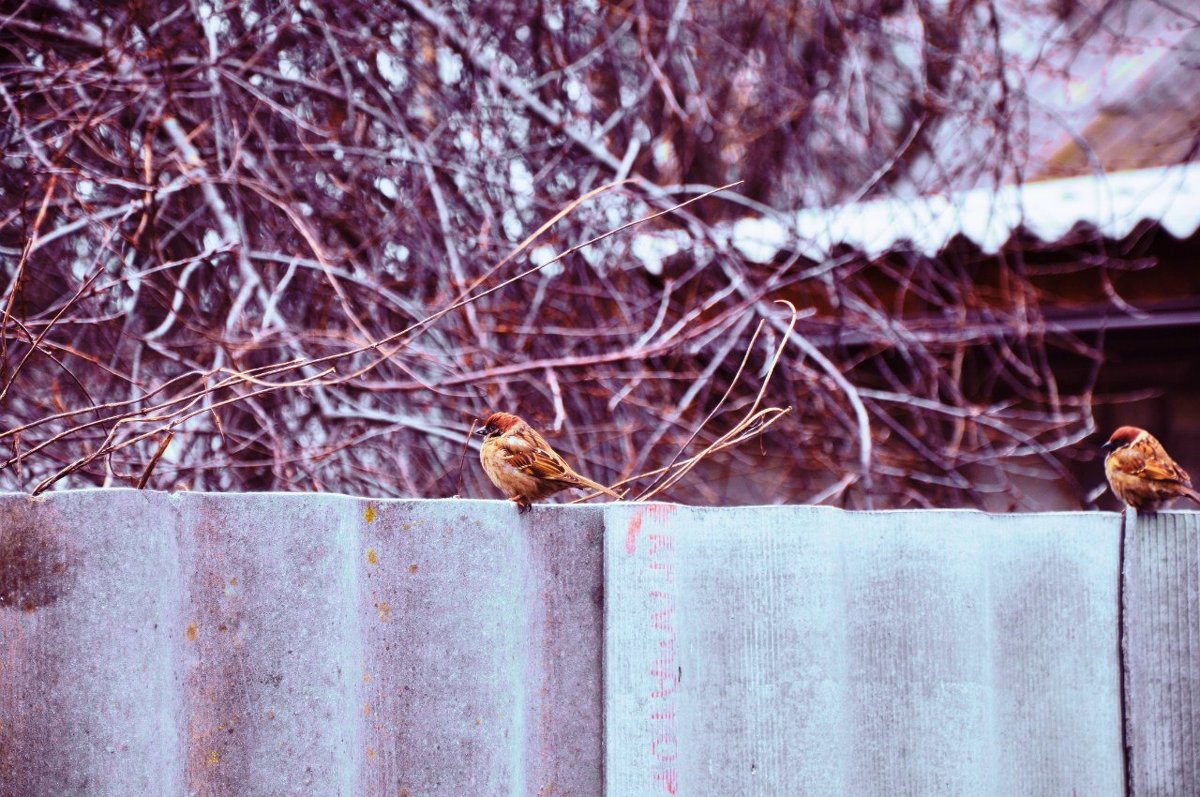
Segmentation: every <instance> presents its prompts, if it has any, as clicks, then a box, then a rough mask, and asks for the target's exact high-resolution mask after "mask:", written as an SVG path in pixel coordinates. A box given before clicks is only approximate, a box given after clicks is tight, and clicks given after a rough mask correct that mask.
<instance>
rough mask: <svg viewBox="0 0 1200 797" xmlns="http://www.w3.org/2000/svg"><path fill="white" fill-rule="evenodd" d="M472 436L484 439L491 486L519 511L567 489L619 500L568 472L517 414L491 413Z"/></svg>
mask: <svg viewBox="0 0 1200 797" xmlns="http://www.w3.org/2000/svg"><path fill="white" fill-rule="evenodd" d="M475 434H478V435H482V436H483V448H482V449H481V450H480V452H479V461H480V462H482V463H483V470H484V471H485V472H486V473H487V475H488V478H489V479H491V480H492V484H494V485H496V486H497V487H499V488H500V489H501V490H503V491H504V494H505V495H507V496H508V497H509V498H511V499H512V500H513V501H515V502H516V503H517V506H518V507H520V510H519V511H521V512H524V511H525V510H527V509H529V505H530V504H532V503H533V502H534V501H540V500H541V499H543V498H546V497H547V496H551V495H554V494H555V493H557V492H558V491H559V490H566V489H568V488H570V487H578V488H580V489H584V490H599V491H600V492H603V493H607V494H608V495H611V496H612V497H613V498H618V499H619V498H620V497H621V496H619V495H617V494H616V493H615V492H613V491H612V490H610V489H608V488H607V487H605V486H604V485H602V484H597V483H596V482H594V481H592V480H591V479H588V478H585V477H583V476H580V475H579V474H578V473H576V472H575V471H573V470H571V466H570V465H568V464H567V463H566V462H565V461H564V460H563V458H562V457H560V456H559V455H558V454H557V453H556V452H555V451H554V449H553V448H551V447H550V444H549V443H547V442H546V441H545V440H544V439H542V436H541V435H540V434H538V433H537V432H536V431H534V430H533V428H532V427H531V426H530V425H529V424H527V423H525V421H523V420H521V419H520V418H518V417H517V416H516V415H512V414H510V413H507V412H494V413H492V414H491V415H490V416H489V417H488V419H487V421H486V422H485V423H484V425H483V427H482V428H481V429H479V430H478V431H477V432H475Z"/></svg>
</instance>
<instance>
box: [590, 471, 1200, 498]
mask: <svg viewBox="0 0 1200 797" xmlns="http://www.w3.org/2000/svg"><path fill="white" fill-rule="evenodd" d="M575 477H576V478H577V479H579V486H580V487H587V488H588V489H589V490H599V491H600V492H602V493H604V494H605V495H611V496H612V497H613V498H615V499H617V500H618V501H620V500H621V495H620V493H618V492H616V491H615V490H611V489H609V488H608V487H605V486H604V485H603V484H599V483H597V482H594V481H592V480H591V479H589V478H588V477H587V476H580V475H579V474H578V473H576V474H575ZM1198 500H1200V499H1198Z"/></svg>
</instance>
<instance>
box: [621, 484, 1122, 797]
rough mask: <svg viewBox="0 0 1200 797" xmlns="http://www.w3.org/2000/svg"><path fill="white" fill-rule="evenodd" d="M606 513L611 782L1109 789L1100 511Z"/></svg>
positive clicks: (818, 790)
mask: <svg viewBox="0 0 1200 797" xmlns="http://www.w3.org/2000/svg"><path fill="white" fill-rule="evenodd" d="M606 523H607V529H608V531H607V536H606V543H605V570H606V585H607V593H606V597H607V605H606V609H605V617H606V622H605V628H606V636H605V645H606V649H607V651H608V653H607V655H606V667H605V673H606V675H605V690H606V693H605V694H606V698H605V708H606V717H607V719H606V734H607V737H606V738H607V753H606V782H607V792H608V793H609V794H612V795H633V794H636V795H649V794H671V793H678V794H686V795H729V794H737V795H779V794H787V795H803V794H813V795H829V794H855V795H857V794H864V795H865V794H889V795H905V794H910V795H935V794H937V795H942V794H945V795H950V794H970V795H1014V794H1021V795H1035V794H1046V795H1052V794H1081V795H1083V794H1088V795H1110V794H1112V795H1115V794H1121V793H1122V791H1123V788H1124V778H1123V769H1122V754H1121V729H1120V721H1121V706H1120V699H1119V689H1118V655H1117V651H1118V645H1117V634H1116V608H1117V595H1116V589H1117V577H1116V573H1117V554H1118V539H1119V536H1118V532H1119V525H1118V521H1117V518H1116V516H1114V515H1103V514H1070V515H1069V514H1054V515H1037V516H1033V515H1012V516H990V515H984V514H981V513H977V512H957V511H955V512H950V511H947V512H880V513H853V514H851V513H844V512H840V511H838V510H833V509H826V508H818V507H780V508H763V509H757V510H752V511H751V512H747V511H746V510H697V509H690V508H684V507H661V506H660V507H637V506H610V507H608V508H607V509H606Z"/></svg>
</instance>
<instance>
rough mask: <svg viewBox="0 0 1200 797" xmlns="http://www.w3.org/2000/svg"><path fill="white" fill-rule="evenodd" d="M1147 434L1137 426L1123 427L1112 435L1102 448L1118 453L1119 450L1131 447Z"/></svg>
mask: <svg viewBox="0 0 1200 797" xmlns="http://www.w3.org/2000/svg"><path fill="white" fill-rule="evenodd" d="M1145 433H1146V432H1145V431H1144V430H1142V429H1139V428H1137V427H1136V426H1122V427H1121V428H1119V429H1117V431H1115V432H1113V433H1112V437H1110V438H1108V442H1107V443H1105V444H1104V445H1103V446H1101V448H1103V449H1104V450H1105V451H1116V450H1117V449H1118V448H1124V447H1125V446H1127V445H1129V444H1130V443H1132V442H1133V441H1134V440H1137V439H1138V437H1139V436H1141V435H1144V434H1145Z"/></svg>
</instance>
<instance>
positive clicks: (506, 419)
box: [475, 412, 521, 438]
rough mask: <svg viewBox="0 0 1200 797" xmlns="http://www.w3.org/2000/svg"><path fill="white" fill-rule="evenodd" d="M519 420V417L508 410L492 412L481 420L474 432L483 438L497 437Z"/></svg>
mask: <svg viewBox="0 0 1200 797" xmlns="http://www.w3.org/2000/svg"><path fill="white" fill-rule="evenodd" d="M520 422H521V419H520V418H518V417H517V416H516V415H513V414H512V413H509V412H493V413H492V414H491V415H489V416H488V419H487V420H486V421H484V422H483V426H481V427H479V428H478V429H476V430H475V434H477V435H480V436H481V437H484V438H491V437H499V436H500V435H502V434H504V433H506V432H507V431H508V430H509V429H511V428H513V427H514V426H516V425H517V424H519V423H520Z"/></svg>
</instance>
